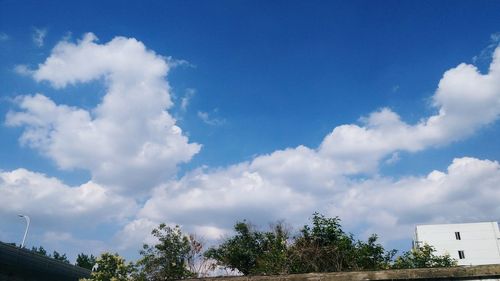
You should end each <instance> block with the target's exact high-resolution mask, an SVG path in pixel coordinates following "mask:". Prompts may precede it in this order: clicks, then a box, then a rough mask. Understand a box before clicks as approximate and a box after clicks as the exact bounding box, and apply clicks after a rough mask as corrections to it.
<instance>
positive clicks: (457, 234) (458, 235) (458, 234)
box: [455, 232, 462, 240]
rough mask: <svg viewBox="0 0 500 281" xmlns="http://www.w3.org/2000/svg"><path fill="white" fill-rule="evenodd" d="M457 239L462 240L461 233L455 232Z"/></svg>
mask: <svg viewBox="0 0 500 281" xmlns="http://www.w3.org/2000/svg"><path fill="white" fill-rule="evenodd" d="M455 238H456V239H457V240H462V238H460V232H455Z"/></svg>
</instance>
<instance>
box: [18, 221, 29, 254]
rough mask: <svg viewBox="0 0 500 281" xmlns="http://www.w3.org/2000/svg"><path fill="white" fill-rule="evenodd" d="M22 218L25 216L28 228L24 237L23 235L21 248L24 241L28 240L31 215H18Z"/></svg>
mask: <svg viewBox="0 0 500 281" xmlns="http://www.w3.org/2000/svg"><path fill="white" fill-rule="evenodd" d="M18 216H19V217H21V218H24V219H25V220H26V230H25V231H24V237H23V242H22V243H21V248H24V242H25V241H26V235H28V229H29V228H30V217H28V216H27V215H22V214H19V215H18Z"/></svg>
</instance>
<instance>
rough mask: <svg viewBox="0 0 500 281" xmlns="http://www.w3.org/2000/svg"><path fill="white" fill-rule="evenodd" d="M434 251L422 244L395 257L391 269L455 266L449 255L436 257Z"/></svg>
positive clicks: (454, 261)
mask: <svg viewBox="0 0 500 281" xmlns="http://www.w3.org/2000/svg"><path fill="white" fill-rule="evenodd" d="M435 251H436V250H435V249H434V247H432V246H429V245H427V244H424V245H423V246H421V247H418V248H416V249H412V250H410V251H408V252H405V253H403V255H401V256H399V257H397V258H396V260H395V261H394V264H393V265H392V268H396V269H400V268H428V267H451V266H456V265H457V261H456V260H455V259H453V258H451V257H450V255H442V256H438V255H435V254H434V253H435Z"/></svg>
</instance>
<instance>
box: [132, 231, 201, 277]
mask: <svg viewBox="0 0 500 281" xmlns="http://www.w3.org/2000/svg"><path fill="white" fill-rule="evenodd" d="M151 234H152V235H153V236H154V237H156V238H157V239H158V241H159V242H158V244H156V245H153V246H150V245H147V244H144V245H143V249H142V250H141V252H140V253H141V255H142V258H141V259H140V260H139V261H138V263H137V264H138V266H139V268H140V272H141V273H140V274H141V278H146V279H147V280H152V281H159V280H176V279H183V278H187V277H193V276H194V274H193V272H191V271H190V270H189V261H190V258H191V254H192V251H191V249H192V248H191V246H192V245H193V246H195V247H199V246H198V245H196V243H194V244H192V243H191V242H190V238H189V237H188V236H186V235H184V234H182V232H181V229H180V228H179V226H175V227H174V228H172V227H169V226H167V225H165V224H160V226H159V227H158V228H155V229H153V231H152V232H151Z"/></svg>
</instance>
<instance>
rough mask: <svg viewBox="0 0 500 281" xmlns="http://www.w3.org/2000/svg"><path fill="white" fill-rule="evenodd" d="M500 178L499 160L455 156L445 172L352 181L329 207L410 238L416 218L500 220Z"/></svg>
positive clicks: (370, 227) (389, 234)
mask: <svg viewBox="0 0 500 281" xmlns="http://www.w3.org/2000/svg"><path fill="white" fill-rule="evenodd" d="M499 181H500V165H499V163H498V162H496V161H489V160H479V159H475V158H468V157H465V158H457V159H454V160H453V162H452V163H451V164H450V165H449V166H448V169H447V171H445V172H442V171H432V172H430V173H429V174H428V175H426V176H423V177H408V178H402V179H398V180H394V179H387V178H380V179H370V180H367V181H364V182H359V183H352V184H351V185H349V186H348V187H347V188H346V189H344V190H343V191H342V192H339V193H336V194H334V195H333V196H332V198H331V200H332V201H334V202H336V203H335V204H333V205H332V207H331V208H329V210H328V212H329V213H330V214H335V215H339V216H341V217H342V218H343V219H344V220H345V221H346V222H351V224H352V225H354V224H356V225H358V226H364V228H365V232H366V233H371V232H377V233H381V234H382V235H383V237H384V238H385V239H401V238H408V237H409V236H410V233H412V231H413V227H414V225H415V224H422V223H457V222H468V221H497V220H499V219H500V206H499V205H498V203H497V202H498V200H500V189H499V188H498V182H499Z"/></svg>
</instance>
